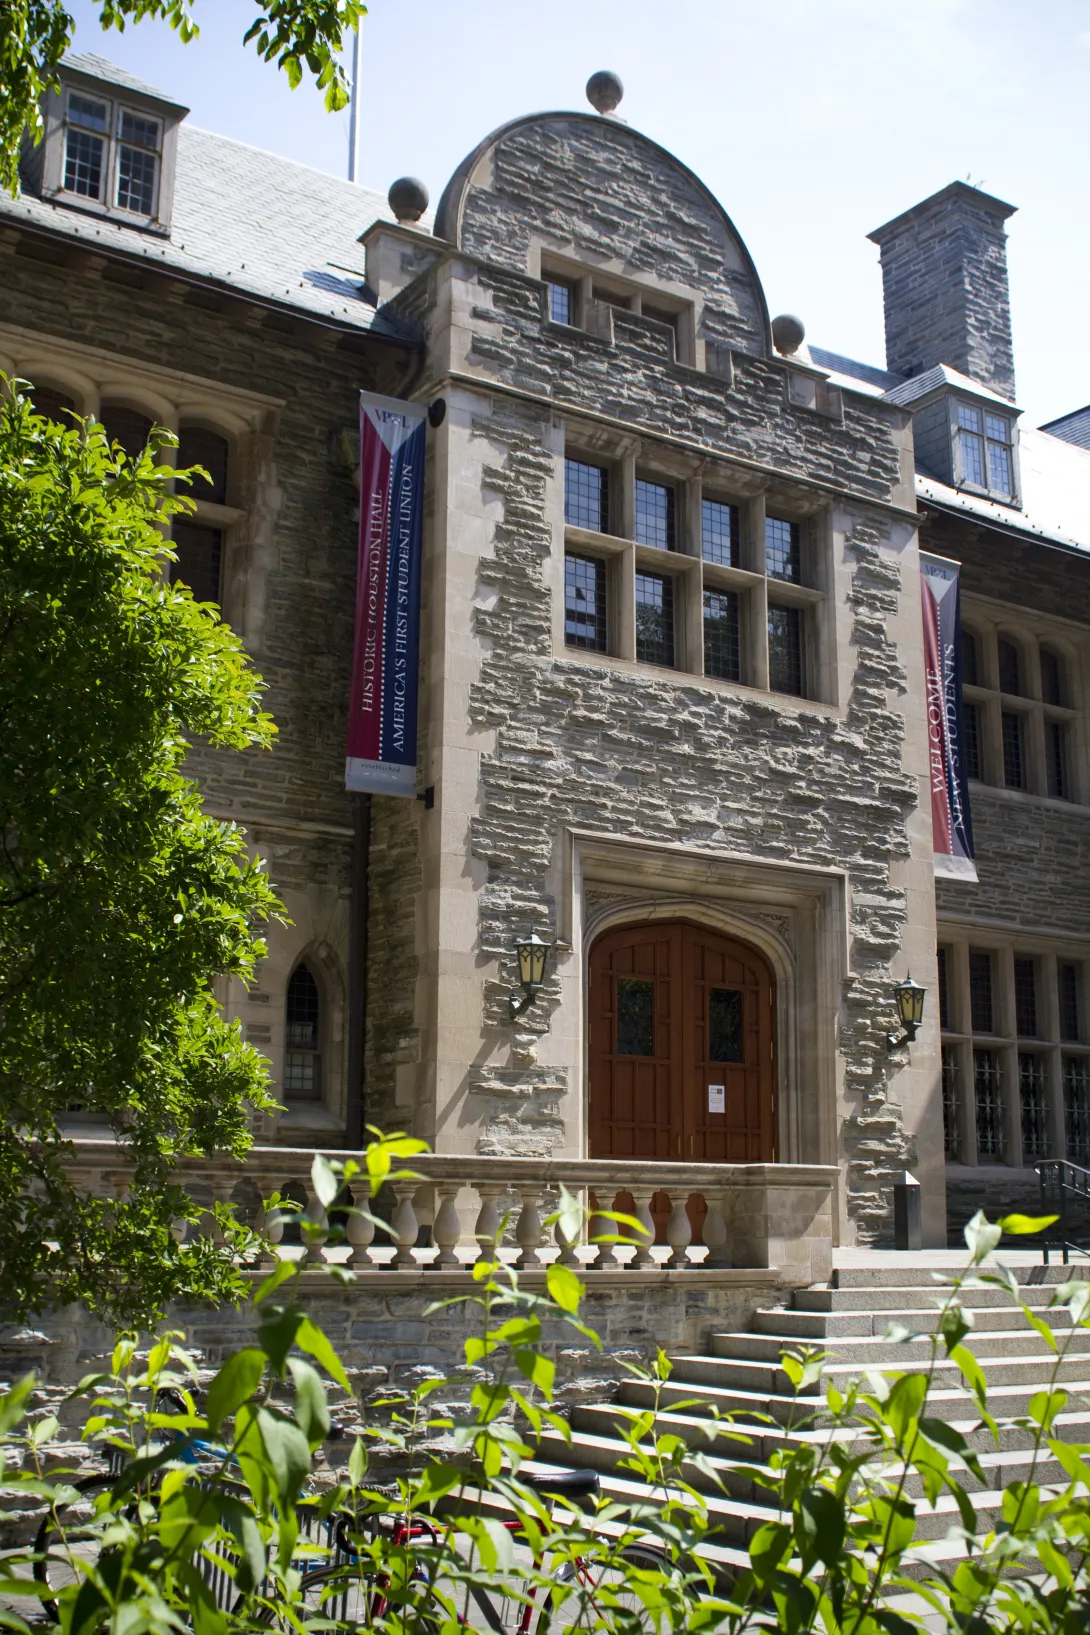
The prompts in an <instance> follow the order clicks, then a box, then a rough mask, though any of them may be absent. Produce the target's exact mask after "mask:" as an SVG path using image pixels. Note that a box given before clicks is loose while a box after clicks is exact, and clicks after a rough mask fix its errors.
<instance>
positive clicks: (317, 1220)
mask: <svg viewBox="0 0 1090 1635" xmlns="http://www.w3.org/2000/svg"><path fill="white" fill-rule="evenodd" d="M302 1226H303V1231H302V1237H303V1242H304V1243H305V1244H306V1246H307V1252H306V1257H305V1259H306V1264H307V1265H308V1266H322V1265H324V1264H325V1256H324V1255H323V1253H322V1250H323V1249H324V1248H325V1246H326V1243H327V1242H328V1241H329V1216H328V1215H327V1214H326V1211H325V1205H324V1204H323V1203H322V1200H321V1199H320V1198H319V1196H318V1194H317V1193H316V1192H314V1191H313V1190H312V1189H311V1188H310V1187H308V1188H307V1207H306V1208H305V1209H304V1210H303V1215H302ZM308 1228H309V1230H308Z"/></svg>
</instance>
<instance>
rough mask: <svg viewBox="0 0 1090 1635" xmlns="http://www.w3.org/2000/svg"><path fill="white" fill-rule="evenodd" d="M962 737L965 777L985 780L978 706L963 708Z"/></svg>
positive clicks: (965, 705) (963, 706)
mask: <svg viewBox="0 0 1090 1635" xmlns="http://www.w3.org/2000/svg"><path fill="white" fill-rule="evenodd" d="M961 737H962V747H963V753H964V755H965V776H966V777H967V778H976V779H977V780H980V779H981V778H983V776H984V774H983V770H982V762H981V754H980V710H979V708H978V707H977V705H976V704H965V703H963V704H962V706H961Z"/></svg>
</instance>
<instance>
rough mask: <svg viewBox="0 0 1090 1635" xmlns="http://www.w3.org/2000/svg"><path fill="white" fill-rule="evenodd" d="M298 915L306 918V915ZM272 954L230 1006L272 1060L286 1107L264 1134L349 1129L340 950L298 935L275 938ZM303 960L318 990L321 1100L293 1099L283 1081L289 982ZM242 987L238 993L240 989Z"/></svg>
mask: <svg viewBox="0 0 1090 1635" xmlns="http://www.w3.org/2000/svg"><path fill="white" fill-rule="evenodd" d="M297 918H299V919H301V918H303V916H302V915H301V914H300V915H298V916H297ZM267 941H268V948H269V952H268V955H267V956H266V958H265V959H263V960H262V962H261V964H260V966H259V967H258V971H257V980H256V983H255V985H254V987H252V988H249V989H246V988H243V987H242V985H241V984H239V983H234V982H233V983H232V984H231V996H230V997H231V1002H230V1004H229V1005H225V1007H224V1009H225V1014H226V1015H227V1016H228V1019H233V1018H234V1017H235V1016H238V1017H240V1018H241V1019H242V1022H243V1027H244V1031H245V1034H246V1038H247V1039H248V1041H249V1042H250V1043H251V1044H253V1045H255V1046H256V1047H257V1049H258V1050H260V1051H261V1053H262V1055H263V1056H265V1057H266V1058H267V1060H268V1063H269V1080H270V1089H271V1091H272V1094H273V1096H274V1097H275V1098H277V1099H281V1098H282V1101H281V1105H282V1107H283V1109H284V1110H283V1111H281V1112H280V1113H277V1114H272V1115H269V1114H266V1115H265V1117H264V1118H263V1119H262V1121H261V1125H262V1131H261V1133H262V1134H263V1135H264V1136H268V1137H269V1138H271V1137H272V1136H274V1135H275V1134H276V1133H277V1131H278V1129H282V1130H288V1129H290V1127H291V1125H292V1124H293V1123H298V1124H304V1125H306V1126H307V1127H308V1128H309V1127H313V1126H318V1127H323V1128H328V1129H331V1130H332V1129H338V1130H343V1128H344V1122H345V1096H346V1093H347V1081H346V1077H345V1070H346V1065H347V1064H346V1051H347V1036H346V1027H347V1011H346V1000H345V981H344V975H343V972H342V969H341V965H340V961H339V960H338V958H337V954H336V952H335V951H334V949H333V948H332V947H331V946H330V944H329V943H328V942H326V941H325V940H324V939H323V938H322V937H320V936H319V937H311V938H310V940H309V941H301V940H300V939H299V938H298V936H296V937H291V938H289V937H281V936H278V935H273V936H270V937H269V938H268V939H267ZM300 964H305V965H306V966H307V968H308V970H309V971H310V974H311V976H312V977H313V978H314V981H315V984H316V985H317V988H318V1001H319V1018H320V1023H319V1028H320V1032H319V1039H318V1048H319V1051H320V1053H321V1059H322V1076H321V1096H320V1098H319V1099H318V1100H317V1101H289V1100H288V1099H287V1098H286V1097H284V1096H283V1092H282V1091H281V1089H280V1086H281V1083H282V1082H283V1071H284V1051H285V1049H286V1042H285V1041H286V1033H287V1021H286V1017H287V995H288V983H289V982H290V981H291V978H292V974H293V972H294V971H295V970H296V969H297V967H298V966H299V965H300ZM236 990H237V992H236Z"/></svg>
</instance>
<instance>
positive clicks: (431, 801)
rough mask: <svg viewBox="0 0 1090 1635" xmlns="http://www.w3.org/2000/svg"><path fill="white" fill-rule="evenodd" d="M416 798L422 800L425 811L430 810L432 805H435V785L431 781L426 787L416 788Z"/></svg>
mask: <svg viewBox="0 0 1090 1635" xmlns="http://www.w3.org/2000/svg"><path fill="white" fill-rule="evenodd" d="M416 798H417V800H422V801H423V802H424V810H425V812H430V811H431V809H432V807H433V806H434V805H435V785H434V784H433V783H429V785H428V787H427V788H426V789H418V790H417V791H416Z"/></svg>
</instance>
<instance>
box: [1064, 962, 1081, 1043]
mask: <svg viewBox="0 0 1090 1635" xmlns="http://www.w3.org/2000/svg"><path fill="white" fill-rule="evenodd" d="M1058 976H1059V982H1060V1038H1061V1039H1063V1040H1064V1042H1065V1043H1071V1042H1073V1041H1077V1040H1078V1039H1080V1038H1081V1037H1082V1029H1081V1028H1080V1026H1079V968H1078V966H1077V965H1073V964H1072V963H1071V962H1070V961H1061V963H1060V966H1059V971H1058Z"/></svg>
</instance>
